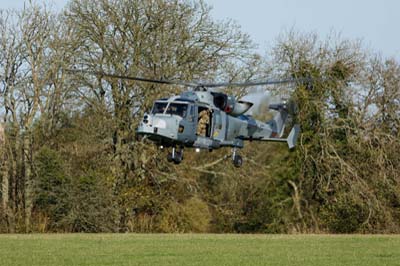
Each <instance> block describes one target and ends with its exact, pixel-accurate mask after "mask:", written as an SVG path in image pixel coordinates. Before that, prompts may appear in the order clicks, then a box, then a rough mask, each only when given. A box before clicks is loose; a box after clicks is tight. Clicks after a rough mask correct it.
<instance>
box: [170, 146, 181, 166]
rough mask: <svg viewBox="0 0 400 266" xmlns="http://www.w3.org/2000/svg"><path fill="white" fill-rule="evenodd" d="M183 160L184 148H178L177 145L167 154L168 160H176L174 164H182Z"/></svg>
mask: <svg viewBox="0 0 400 266" xmlns="http://www.w3.org/2000/svg"><path fill="white" fill-rule="evenodd" d="M182 160H183V148H180V150H179V151H178V150H176V149H175V147H173V148H172V152H169V153H168V155H167V161H168V162H174V164H180V163H181V162H182Z"/></svg>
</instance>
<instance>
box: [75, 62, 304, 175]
mask: <svg viewBox="0 0 400 266" xmlns="http://www.w3.org/2000/svg"><path fill="white" fill-rule="evenodd" d="M74 72H81V73H89V74H93V75H97V76H104V77H109V78H117V79H127V80H135V81H140V82H150V83H157V84H170V85H180V86H186V87H190V88H192V90H188V91H185V92H182V93H181V94H180V95H174V96H171V97H169V98H163V99H158V100H156V101H155V102H154V105H153V108H152V109H151V110H150V112H149V113H145V114H144V116H143V119H142V120H141V122H140V124H139V126H138V128H137V129H136V134H137V136H138V137H139V138H147V139H149V140H151V141H153V142H154V143H156V144H157V145H158V146H160V147H161V148H172V149H171V152H169V153H168V156H167V160H168V161H170V162H174V163H175V164H179V163H180V162H182V160H183V150H184V148H185V147H190V148H196V150H197V151H199V150H200V149H206V150H209V151H212V150H214V149H219V148H221V147H232V148H233V152H232V162H233V164H234V166H236V167H240V166H241V165H242V163H243V159H242V157H241V156H240V155H239V154H238V151H237V149H240V148H243V146H244V141H246V140H249V141H273V142H286V143H287V144H288V147H289V149H293V148H294V147H295V145H296V140H297V137H298V136H299V133H300V126H299V125H297V124H296V125H294V126H293V128H292V129H291V131H290V133H289V134H288V136H287V137H286V138H283V134H284V130H285V125H286V123H287V121H288V118H289V116H290V115H291V113H293V111H294V106H293V103H292V102H288V101H286V100H284V101H282V102H280V103H276V104H270V105H269V109H271V110H274V111H276V114H275V115H274V117H273V118H272V119H271V120H269V121H266V122H262V121H258V120H255V119H254V118H253V117H252V116H250V115H246V114H245V113H246V112H247V111H248V110H249V109H250V108H251V107H252V105H253V103H251V102H249V101H243V100H236V99H235V97H234V96H231V95H227V94H225V93H221V92H216V91H213V90H211V89H212V88H217V87H228V86H229V87H250V86H259V85H276V84H284V83H294V82H307V81H308V80H306V79H286V80H266V81H251V82H243V83H192V82H183V81H172V80H157V79H147V78H142V77H131V76H120V75H113V74H107V73H102V72H92V71H84V70H74Z"/></svg>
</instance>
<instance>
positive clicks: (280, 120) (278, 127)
mask: <svg viewBox="0 0 400 266" xmlns="http://www.w3.org/2000/svg"><path fill="white" fill-rule="evenodd" d="M269 109H272V110H276V111H278V113H277V114H276V115H275V116H274V117H273V118H272V120H270V121H269V124H270V125H271V128H272V132H274V133H275V134H276V136H277V137H279V138H281V137H282V136H283V132H284V131H285V124H286V119H287V118H288V114H289V113H288V110H287V107H286V103H279V104H271V105H270V106H269Z"/></svg>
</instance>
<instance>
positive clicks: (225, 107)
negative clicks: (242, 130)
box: [213, 93, 253, 116]
mask: <svg viewBox="0 0 400 266" xmlns="http://www.w3.org/2000/svg"><path fill="white" fill-rule="evenodd" d="M213 96H214V105H215V106H216V107H218V108H219V109H221V110H222V111H224V112H226V113H227V114H230V115H232V116H239V115H242V114H244V113H245V112H247V111H248V110H249V109H250V107H252V106H253V103H251V102H247V101H243V100H239V101H236V99H235V97H233V96H227V95H226V94H223V93H213Z"/></svg>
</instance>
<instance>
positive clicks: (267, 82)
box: [199, 78, 312, 88]
mask: <svg viewBox="0 0 400 266" xmlns="http://www.w3.org/2000/svg"><path fill="white" fill-rule="evenodd" d="M311 81H312V79H310V78H298V79H270V80H260V81H248V82H232V83H231V82H221V83H200V84H199V86H203V87H207V88H217V87H251V86H259V85H276V84H285V83H302V82H305V83H307V82H311Z"/></svg>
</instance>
